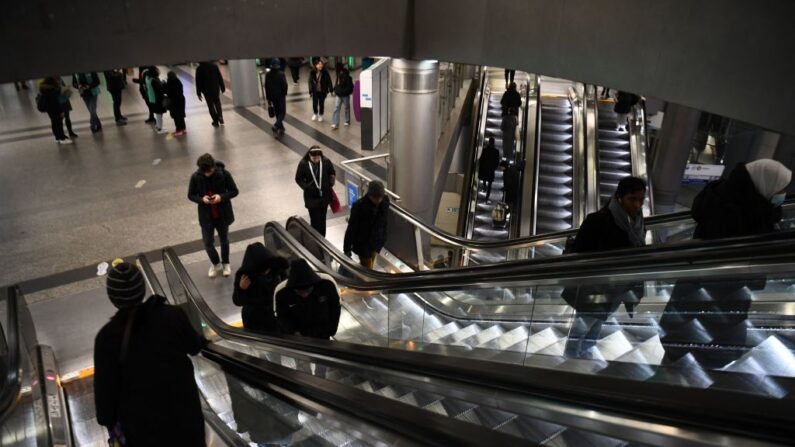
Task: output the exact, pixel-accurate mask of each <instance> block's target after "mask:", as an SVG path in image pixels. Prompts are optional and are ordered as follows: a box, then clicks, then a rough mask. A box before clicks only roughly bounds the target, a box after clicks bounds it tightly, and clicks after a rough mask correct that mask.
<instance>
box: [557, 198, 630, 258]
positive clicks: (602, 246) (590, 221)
mask: <svg viewBox="0 0 795 447" xmlns="http://www.w3.org/2000/svg"><path fill="white" fill-rule="evenodd" d="M632 247H633V246H632V242H630V240H629V236H627V233H626V231H624V230H622V229H621V228H620V227H619V226H618V224H617V223H616V221H615V219H614V218H613V214H612V213H610V209H608V208H607V207H604V208H602V209H601V210H599V211H597V212H595V213H591V214H589V215H588V216H586V218H585V220H584V221H583V223H582V225H581V226H580V229H579V230H578V231H577V236H576V237H575V239H574V242H573V243H572V245H571V247H569V248H568V249H567V250H566V253H567V254H568V253H587V252H592V251H607V250H619V249H622V248H632Z"/></svg>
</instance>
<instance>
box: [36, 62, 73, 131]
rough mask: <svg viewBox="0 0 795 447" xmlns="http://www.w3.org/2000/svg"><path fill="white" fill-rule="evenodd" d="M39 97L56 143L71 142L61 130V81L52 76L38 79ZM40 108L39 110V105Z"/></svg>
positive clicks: (38, 99)
mask: <svg viewBox="0 0 795 447" xmlns="http://www.w3.org/2000/svg"><path fill="white" fill-rule="evenodd" d="M39 95H41V96H40V97H39V98H37V99H36V101H37V102H39V101H40V102H41V105H42V106H44V107H43V109H44V110H43V112H44V113H46V114H47V116H49V117H50V125H51V127H52V134H53V136H54V137H55V142H56V143H58V144H71V143H72V140H70V139H69V138H68V137H67V136H66V134H65V133H64V131H63V109H62V108H61V102H60V98H61V83H60V82H58V80H57V79H56V78H54V77H47V78H44V79H42V80H41V81H39ZM39 107H40V110H41V108H42V107H41V106H39Z"/></svg>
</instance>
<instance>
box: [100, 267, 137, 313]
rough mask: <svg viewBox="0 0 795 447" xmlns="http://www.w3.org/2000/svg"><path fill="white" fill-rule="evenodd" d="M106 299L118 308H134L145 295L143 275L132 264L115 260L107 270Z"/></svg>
mask: <svg viewBox="0 0 795 447" xmlns="http://www.w3.org/2000/svg"><path fill="white" fill-rule="evenodd" d="M107 287H108V298H110V302H111V303H113V305H114V306H116V307H118V308H122V307H129V306H134V305H136V304H138V303H140V302H141V301H143V299H144V295H146V282H145V281H144V275H143V274H141V271H140V270H139V269H138V267H136V266H135V265H134V264H130V263H129V262H124V261H123V260H121V259H115V260H113V262H112V263H111V266H110V268H109V269H108V282H107Z"/></svg>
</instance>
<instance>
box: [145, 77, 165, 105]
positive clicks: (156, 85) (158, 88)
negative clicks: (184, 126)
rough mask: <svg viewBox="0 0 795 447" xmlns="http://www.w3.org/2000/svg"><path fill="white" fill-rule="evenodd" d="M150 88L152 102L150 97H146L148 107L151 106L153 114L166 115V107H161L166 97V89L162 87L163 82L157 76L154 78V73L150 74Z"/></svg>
mask: <svg viewBox="0 0 795 447" xmlns="http://www.w3.org/2000/svg"><path fill="white" fill-rule="evenodd" d="M151 74H152V76H151V77H150V78H151V82H150V84H151V86H152V92H154V102H152V101H151V99H152V95H147V101H148V102H149V105H151V106H152V112H153V113H166V112H167V110H166V107H165V106H164V105H163V99H165V97H166V87H165V86H164V85H163V82H162V81H161V80H160V78H158V77H157V76H154V73H151Z"/></svg>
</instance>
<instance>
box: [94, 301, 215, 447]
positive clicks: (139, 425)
mask: <svg viewBox="0 0 795 447" xmlns="http://www.w3.org/2000/svg"><path fill="white" fill-rule="evenodd" d="M165 301H166V299H165V298H163V297H160V296H156V295H155V296H152V297H151V298H149V299H148V300H147V301H146V302H144V303H143V304H140V305H138V306H136V307H134V308H124V309H121V310H119V311H118V312H116V315H114V316H113V317H112V318H111V320H110V321H109V322H108V323H107V324H105V326H103V327H102V329H100V331H99V333H98V334H97V337H96V339H95V340H94V402H95V405H96V411H97V413H96V414H97V422H99V424H100V425H103V426H105V427H113V426H114V425H115V424H116V423H117V422H119V423H121V426H122V430H123V432H124V435H125V437H126V438H127V441H128V442H129V445H131V446H144V445H146V446H155V445H180V446H204V416H203V414H202V409H201V403H200V401H199V390H198V388H197V387H196V382H195V380H194V376H193V364H192V363H191V361H190V359H189V358H188V356H189V355H196V354H198V353H199V350H200V349H201V348H202V346H203V345H204V340H203V339H202V337H201V336H200V335H199V334H198V333H196V331H195V330H194V329H193V327H192V326H191V324H190V322H189V321H188V317H187V315H185V313H184V312H183V310H182V309H180V308H178V307H176V306H170V305H168V304H166V303H165ZM133 309H134V310H133ZM131 315H133V323H132V324H133V325H132V332H131V335H130V337H129V342H128V344H127V350H126V355H125V357H124V363H123V365H122V364H121V346H122V339H123V338H124V331H125V329H126V327H127V322H128V319H129V318H130V317H131Z"/></svg>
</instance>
